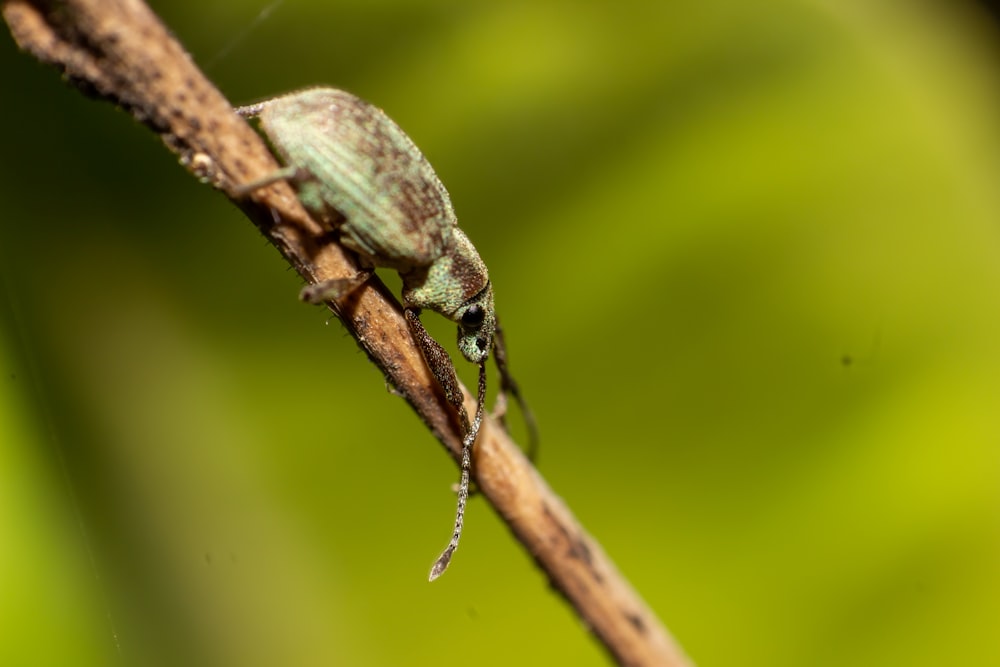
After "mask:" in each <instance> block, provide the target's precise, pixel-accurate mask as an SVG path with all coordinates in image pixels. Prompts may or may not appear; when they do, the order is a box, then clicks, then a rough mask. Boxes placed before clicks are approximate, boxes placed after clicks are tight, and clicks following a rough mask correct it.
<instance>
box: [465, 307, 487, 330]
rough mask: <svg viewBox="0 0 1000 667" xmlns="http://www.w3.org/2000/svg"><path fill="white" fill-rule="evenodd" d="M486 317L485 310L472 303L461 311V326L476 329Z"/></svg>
mask: <svg viewBox="0 0 1000 667" xmlns="http://www.w3.org/2000/svg"><path fill="white" fill-rule="evenodd" d="M485 319H486V311H485V310H483V309H482V307H480V306H479V305H477V304H472V305H471V306H469V307H468V309H467V310H466V311H465V312H464V313H462V326H463V327H465V328H467V329H478V328H479V327H481V326H482V325H483V320H485Z"/></svg>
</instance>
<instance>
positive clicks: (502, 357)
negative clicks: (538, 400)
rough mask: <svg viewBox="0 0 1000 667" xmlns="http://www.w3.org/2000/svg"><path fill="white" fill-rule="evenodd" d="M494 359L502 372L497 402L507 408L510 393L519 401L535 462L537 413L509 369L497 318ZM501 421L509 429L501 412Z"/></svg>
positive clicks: (531, 455)
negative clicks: (532, 409)
mask: <svg viewBox="0 0 1000 667" xmlns="http://www.w3.org/2000/svg"><path fill="white" fill-rule="evenodd" d="M493 359H494V361H496V364H497V370H498V371H499V372H500V395H499V396H498V397H497V403H498V404H499V405H500V407H501V410H504V411H505V410H506V405H507V401H506V394H510V395H511V396H513V397H514V400H515V401H517V405H518V407H519V408H521V415H522V416H523V417H524V423H525V425H526V426H527V427H528V448H527V449H526V450H525V452H526V454H527V455H528V459H529V460H531V461H532V462H534V461H535V460H536V459H537V458H538V424H537V423H536V422H535V415H534V413H532V412H531V408H529V407H528V404H527V403H526V402H525V401H524V397H523V396H521V389H520V388H519V387H518V386H517V382H515V381H514V377H513V376H512V375H511V374H510V371H509V370H508V369H507V345H506V343H505V342H504V339H503V329H501V328H500V320H499V319H497V324H496V331H495V332H494V334H493ZM500 423H501V424H502V425H503V427H504V429H507V423H506V419H505V418H504V415H503V414H502V413H501V415H500ZM508 430H509V429H508Z"/></svg>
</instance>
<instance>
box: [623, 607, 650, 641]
mask: <svg viewBox="0 0 1000 667" xmlns="http://www.w3.org/2000/svg"><path fill="white" fill-rule="evenodd" d="M624 614H625V620H627V621H628V622H629V624H630V625H631V626H632V627H633V628H635V631H636V632H638V633H639V634H640V635H644V634H646V624H645V623H644V622H643V620H642V616H640V615H639V614H636V613H635V612H630V611H626V612H624Z"/></svg>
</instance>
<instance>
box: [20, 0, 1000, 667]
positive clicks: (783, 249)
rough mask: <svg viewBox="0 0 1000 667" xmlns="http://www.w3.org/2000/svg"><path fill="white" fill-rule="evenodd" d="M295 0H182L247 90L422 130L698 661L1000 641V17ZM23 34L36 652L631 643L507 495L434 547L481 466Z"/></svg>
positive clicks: (209, 194)
mask: <svg viewBox="0 0 1000 667" xmlns="http://www.w3.org/2000/svg"><path fill="white" fill-rule="evenodd" d="M269 4H270V3H269V2H267V1H266V0H242V1H241V2H234V1H233V0H203V1H201V2H192V1H189V0H183V1H180V0H178V1H172V2H167V1H165V0H162V1H159V2H155V3H154V8H155V9H156V10H157V11H158V12H159V13H160V15H161V16H162V17H163V19H164V20H165V22H166V23H167V24H168V25H169V26H170V27H171V29H172V30H173V31H174V33H175V34H176V35H177V36H178V37H179V38H180V40H181V41H182V42H183V43H184V44H185V45H186V46H187V47H188V48H189V49H190V51H191V53H192V55H193V56H194V58H195V59H196V61H198V62H199V63H200V64H202V65H203V66H205V67H206V68H207V72H208V74H209V76H210V77H211V78H213V79H214V80H215V81H216V83H217V84H218V85H219V87H220V88H221V89H222V91H223V92H224V93H225V94H226V95H227V96H228V97H229V99H230V100H232V101H233V102H234V103H236V104H243V103H249V102H252V101H256V100H258V99H261V98H263V97H266V96H269V95H274V94H277V93H281V92H285V91H289V90H293V89H296V88H299V87H303V86H307V85H313V84H320V83H322V84H328V85H334V86H337V87H340V88H345V89H348V90H350V91H352V92H355V93H357V94H359V95H361V96H362V97H365V98H367V99H369V100H371V101H373V102H374V103H376V104H378V105H379V106H381V107H383V108H384V109H386V110H387V112H388V113H389V114H390V115H391V116H392V117H393V118H395V119H396V120H397V121H398V122H399V123H400V124H401V125H402V126H403V127H404V128H405V129H406V130H407V131H408V132H409V133H410V134H411V136H413V137H414V139H415V140H416V142H417V143H418V144H419V145H420V146H421V147H422V149H423V150H424V152H425V153H426V154H427V155H428V157H429V158H430V159H431V161H432V163H433V164H434V165H435V167H436V169H437V171H438V173H439V175H440V176H441V178H442V180H443V181H444V182H445V184H446V185H447V186H448V188H449V190H450V192H451V194H452V198H453V200H454V203H455V206H456V208H457V211H458V214H459V219H460V221H461V224H462V226H463V228H464V229H465V230H466V231H467V232H468V234H469V236H470V237H471V238H472V239H473V241H474V242H475V243H476V245H477V246H478V248H479V250H480V252H481V253H482V255H483V257H484V259H485V260H486V261H487V263H488V265H489V267H490V271H491V276H492V278H493V281H494V284H495V287H496V294H497V302H498V309H499V312H500V313H501V317H502V318H503V322H504V325H505V329H506V331H507V335H508V336H507V337H508V343H509V346H510V355H511V365H512V369H513V370H514V372H515V375H516V377H517V378H518V380H519V382H520V383H521V385H522V387H523V389H524V391H525V393H526V395H527V397H528V398H529V400H530V402H531V404H532V406H533V408H534V410H535V412H536V414H537V416H538V419H539V422H540V426H541V430H542V437H543V449H542V456H541V460H540V466H541V470H542V473H543V474H544V475H545V477H546V478H547V479H548V480H549V481H550V483H551V484H552V485H553V487H554V488H555V490H556V491H557V492H558V493H560V494H561V495H562V496H563V497H564V498H565V500H566V501H567V503H568V504H569V505H570V506H571V507H572V508H573V510H574V511H575V512H576V514H577V516H578V517H579V518H580V520H581V521H582V522H583V523H584V525H585V526H586V527H587V528H588V530H590V531H591V532H592V534H593V535H594V536H595V537H596V538H597V539H598V540H599V541H601V543H602V544H603V545H604V547H605V548H606V550H607V551H608V553H609V554H610V555H611V557H612V558H613V559H614V560H615V561H616V563H617V564H618V566H619V567H620V569H621V570H622V571H623V572H624V573H625V574H626V576H627V577H628V578H629V579H630V580H631V581H632V582H633V584H634V585H635V586H636V588H637V589H638V590H639V591H640V592H641V593H642V595H643V596H644V597H645V599H646V600H647V601H648V602H649V604H650V605H651V606H652V607H653V608H654V609H655V610H656V611H657V612H658V614H659V615H660V617H661V618H662V619H663V621H664V622H665V623H666V624H667V625H668V626H669V627H670V629H671V631H672V632H673V633H674V634H675V635H676V637H677V638H678V640H679V641H680V642H681V643H682V644H683V646H684V647H685V649H686V650H687V651H688V653H689V654H690V655H691V656H692V657H693V658H694V660H695V661H696V662H697V663H698V664H699V665H701V666H702V667H710V666H712V665H719V666H722V665H753V666H762V667H763V666H767V667H780V666H789V667H792V666H801V665H811V666H812V665H815V666H824V665H831V666H832V665H838V666H839V665H873V666H874V665H903V664H905V665H942V664H947V665H975V666H989V665H1000V640H998V638H997V629H998V628H1000V48H998V46H1000V42H998V41H997V32H996V29H995V26H994V24H993V23H992V22H991V19H990V17H989V16H988V15H987V14H985V13H983V11H982V10H979V9H976V8H974V7H973V6H971V5H966V4H964V3H958V2H953V1H948V0H942V1H940V2H889V1H873V0H854V1H847V0H828V1H818V0H813V1H810V0H768V1H758V2H753V3H746V2H742V1H739V0H712V1H710V2H703V3H681V2H665V1H661V2H651V1H644V0H632V1H622V0H616V1H611V0H607V1H604V2H558V1H544V2H540V1H537V0H534V1H532V0H524V1H520V2H468V1H466V0H447V1H444V0H441V1H437V2H435V1H431V0H428V1H420V2H418V1H413V0H411V1H409V2H406V1H403V0H380V1H378V2H373V1H372V0H354V1H353V2H325V1H321V0H313V1H308V2H307V1H306V0H285V1H284V2H283V3H281V4H279V5H277V6H272V7H270V12H269V13H268V14H267V17H266V18H265V19H263V20H260V21H258V22H256V23H254V21H255V17H257V16H258V15H259V13H260V12H261V10H262V9H266V8H268V6H269ZM248 28H249V29H248ZM0 72H2V80H3V82H4V85H3V88H4V90H5V91H6V93H5V95H4V102H3V104H2V105H0V120H2V127H3V128H4V131H5V136H4V141H3V150H2V158H0V211H2V220H0V262H2V278H3V285H4V294H3V295H2V298H0V314H2V317H0V324H2V327H0V372H2V375H0V664H3V665H107V664H123V665H164V666H166V665H241V666H242V665H247V666H257V665H261V666H263V665H352V666H353V665H359V666H376V665H460V664H470V663H473V662H474V663H475V664H476V665H479V666H482V667H486V666H487V665H509V664H518V665H551V664H567V665H601V664H605V663H606V660H607V658H606V656H605V654H604V653H603V652H602V651H601V649H600V647H599V646H598V645H597V643H596V642H595V641H593V640H592V639H591V638H590V637H589V636H588V635H587V633H586V630H585V629H584V628H583V627H581V624H580V623H579V621H578V620H576V619H575V617H574V616H573V615H572V614H571V613H570V611H569V610H568V608H567V607H566V605H565V604H564V603H563V602H562V600H561V599H560V598H559V597H558V596H557V595H555V594H554V593H553V592H552V591H551V590H550V589H549V588H548V587H547V585H546V581H545V580H544V578H543V576H541V575H540V574H539V572H538V571H537V570H536V569H535V568H534V567H533V565H532V563H531V561H530V559H529V558H528V557H527V556H526V555H525V553H524V552H523V551H522V550H521V548H520V547H519V546H518V544H516V543H515V542H514V541H513V540H512V539H511V538H510V536H509V535H508V533H507V531H506V529H505V528H504V526H503V525H502V524H501V523H500V522H499V521H498V520H497V518H496V517H495V516H493V514H492V513H491V511H490V509H489V508H488V506H487V505H486V504H485V502H483V501H482V500H481V499H479V500H474V501H473V502H472V504H471V509H470V512H469V516H468V521H467V524H466V525H467V532H466V534H465V538H464V540H463V542H462V548H461V549H460V550H459V552H458V554H457V556H456V559H455V561H454V563H453V565H452V567H451V569H450V571H449V572H448V573H447V575H446V576H444V577H443V578H442V579H441V580H439V581H438V582H436V583H434V584H433V585H430V584H428V583H427V581H426V576H427V571H428V568H429V566H430V564H431V562H432V560H433V559H434V557H435V556H436V555H437V554H438V552H439V551H440V549H441V548H442V547H443V546H444V544H445V542H446V540H447V536H448V531H449V529H450V522H451V519H452V512H453V509H454V496H453V494H452V493H451V491H450V485H451V484H452V483H453V482H454V481H455V480H456V469H455V466H454V463H453V462H452V461H451V459H450V458H448V457H447V456H446V455H445V454H444V452H443V450H442V449H441V447H440V446H438V445H437V444H436V443H435V442H434V441H433V439H432V438H431V436H430V435H429V434H428V433H427V432H426V431H425V430H424V429H423V428H422V426H421V425H420V423H419V421H418V420H417V419H416V418H415V417H414V416H413V415H412V414H411V413H410V412H409V410H408V409H407V408H406V406H405V405H404V404H403V402H402V401H401V400H399V399H398V398H395V397H393V396H392V395H390V394H389V393H387V392H386V390H385V386H384V383H383V380H382V378H381V377H380V376H379V374H378V372H377V371H376V370H375V369H374V368H373V367H372V366H370V365H369V363H368V362H367V361H366V359H365V358H364V356H363V355H362V354H360V353H359V352H358V350H357V347H356V346H355V344H354V343H353V341H352V340H350V339H349V338H347V337H345V336H344V334H343V332H342V329H341V328H340V327H339V325H338V324H337V323H336V322H335V321H334V322H328V321H327V320H328V316H327V313H326V312H325V311H323V310H321V309H317V308H309V307H306V306H304V305H302V304H300V303H298V302H297V300H296V298H295V296H296V292H297V290H298V288H299V281H298V279H297V277H296V276H295V275H294V274H293V273H291V272H290V271H289V270H288V269H287V268H286V267H285V265H284V264H283V262H282V261H281V259H280V258H279V256H278V254H277V253H276V252H275V251H274V250H273V249H272V248H270V247H269V246H268V245H267V244H266V243H265V242H264V240H263V239H262V238H261V236H260V235H259V234H258V233H257V232H256V231H255V230H254V228H253V227H252V225H251V224H250V223H249V222H248V221H247V220H246V219H244V218H243V217H242V216H241V215H240V214H239V213H238V212H237V210H236V209H235V208H234V207H232V206H231V205H230V204H229V203H228V202H227V201H226V200H225V199H224V198H223V197H222V196H221V195H219V194H217V193H215V192H213V191H212V190H211V189H210V188H208V187H205V186H202V185H199V184H198V183H197V182H196V181H195V180H194V179H193V178H191V177H190V176H189V175H188V174H187V173H186V172H185V171H184V170H182V169H181V168H179V166H178V165H177V164H176V159H175V158H174V157H173V156H172V155H171V154H169V153H168V152H167V151H165V150H164V149H163V148H162V147H161V146H160V145H159V143H158V140H157V139H156V138H155V137H154V136H153V135H152V134H151V133H150V132H148V131H147V130H146V129H145V128H143V127H141V126H139V125H137V124H136V123H135V122H133V121H132V120H131V119H130V118H129V117H128V116H126V115H125V114H123V113H121V112H118V111H116V110H114V109H113V108H112V107H111V106H109V105H107V104H105V103H95V102H93V101H91V100H88V99H85V98H84V97H83V96H81V95H80V94H79V93H77V92H76V91H75V90H72V89H71V88H69V87H68V86H66V85H64V84H62V83H61V82H60V81H59V78H58V76H57V74H56V73H55V71H54V70H51V69H49V68H45V67H43V66H41V65H38V64H37V63H35V62H34V61H33V60H32V59H30V58H29V57H27V56H25V55H23V54H20V53H18V52H17V50H16V48H15V47H14V45H13V42H12V40H11V39H10V38H9V36H8V35H6V34H5V35H4V36H3V37H2V38H0ZM425 320H426V321H427V322H428V324H431V325H432V331H433V332H434V333H435V334H436V335H439V336H440V337H441V338H442V339H443V340H444V342H445V343H446V344H447V345H448V346H449V349H451V350H454V333H453V326H452V325H450V324H447V323H445V322H444V321H443V320H442V318H439V317H436V316H428V317H426V318H425ZM460 366H461V371H462V373H463V374H464V376H465V377H466V378H467V379H468V378H470V377H471V373H470V370H472V369H470V368H469V367H468V364H464V363H461V364H460Z"/></svg>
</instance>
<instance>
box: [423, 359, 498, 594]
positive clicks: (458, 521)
mask: <svg viewBox="0 0 1000 667" xmlns="http://www.w3.org/2000/svg"><path fill="white" fill-rule="evenodd" d="M485 402H486V362H485V361H484V362H483V363H481V364H479V392H478V396H477V398H476V418H475V419H474V420H473V421H472V426H471V427H470V428H469V431H468V433H466V434H465V437H464V438H463V439H462V478H461V481H459V483H458V510H457V511H456V513H455V530H454V531H453V532H452V534H451V541H450V542H448V546H447V547H445V550H444V551H443V552H441V555H440V556H438V559H437V560H436V561H434V566H433V567H432V568H431V576H430V579H429V580H428V581H434V580H435V579H437V578H438V577H440V576H441V575H442V574H444V571H445V570H447V569H448V564H449V563H451V557H452V554H454V553H455V549H457V548H458V540H459V539H461V537H462V524H463V523H464V522H465V503H466V502H467V501H468V500H469V477H470V474H471V471H472V445H473V444H474V443H475V442H476V436H477V435H479V427H480V426H481V425H482V423H483V404H484V403H485Z"/></svg>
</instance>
